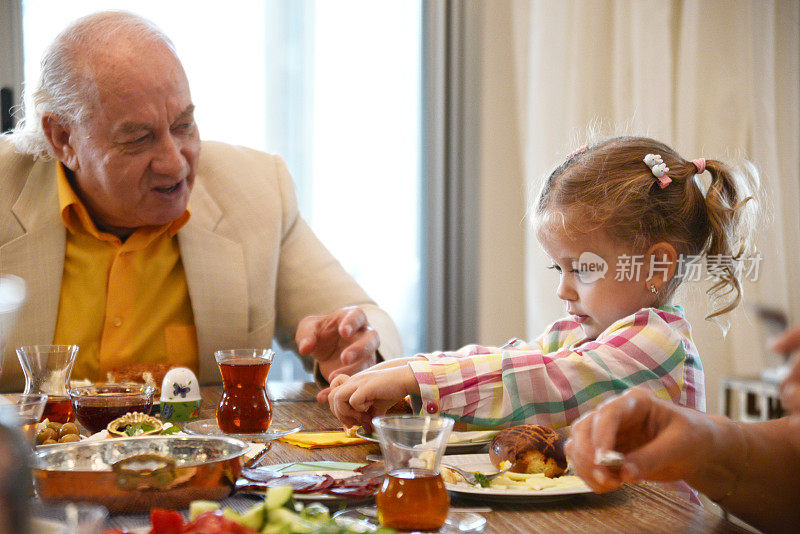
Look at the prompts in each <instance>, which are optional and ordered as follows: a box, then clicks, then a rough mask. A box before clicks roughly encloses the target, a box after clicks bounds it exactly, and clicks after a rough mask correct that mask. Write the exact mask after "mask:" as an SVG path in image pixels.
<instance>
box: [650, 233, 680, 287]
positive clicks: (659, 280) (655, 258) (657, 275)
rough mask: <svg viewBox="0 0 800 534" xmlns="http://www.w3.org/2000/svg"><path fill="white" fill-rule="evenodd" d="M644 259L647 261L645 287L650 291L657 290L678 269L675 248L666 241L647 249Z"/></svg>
mask: <svg viewBox="0 0 800 534" xmlns="http://www.w3.org/2000/svg"><path fill="white" fill-rule="evenodd" d="M645 258H647V261H648V263H647V265H646V268H647V270H648V275H647V281H646V283H647V287H648V289H649V290H651V291H653V289H652V288H653V287H655V289H656V290H659V289H661V287H662V286H663V285H664V284H666V283H667V282H669V281H670V280H671V279H672V277H673V276H674V275H675V271H676V270H677V268H678V253H677V251H676V250H675V247H673V246H672V245H670V244H669V243H667V242H666V241H659V242H658V243H656V244H654V245H652V246H651V247H650V248H649V249H647V253H646V254H645Z"/></svg>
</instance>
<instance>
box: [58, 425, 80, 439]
mask: <svg viewBox="0 0 800 534" xmlns="http://www.w3.org/2000/svg"><path fill="white" fill-rule="evenodd" d="M78 433H79V432H78V427H77V425H76V424H75V423H64V424H63V425H61V430H59V431H58V437H59V438H63V437H64V436H66V435H69V434H78Z"/></svg>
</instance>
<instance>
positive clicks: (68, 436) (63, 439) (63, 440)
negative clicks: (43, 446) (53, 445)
mask: <svg viewBox="0 0 800 534" xmlns="http://www.w3.org/2000/svg"><path fill="white" fill-rule="evenodd" d="M80 439H81V437H80V436H79V435H78V434H64V435H63V436H61V437H60V438H58V442H59V443H70V442H73V441H80Z"/></svg>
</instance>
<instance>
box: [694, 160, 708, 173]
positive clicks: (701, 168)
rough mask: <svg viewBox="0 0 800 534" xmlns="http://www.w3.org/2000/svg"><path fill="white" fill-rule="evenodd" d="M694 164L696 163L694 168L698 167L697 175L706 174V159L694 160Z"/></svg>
mask: <svg viewBox="0 0 800 534" xmlns="http://www.w3.org/2000/svg"><path fill="white" fill-rule="evenodd" d="M692 163H694V166H695V167H697V174H703V173H704V172H706V160H705V158H697V159H693V160H692Z"/></svg>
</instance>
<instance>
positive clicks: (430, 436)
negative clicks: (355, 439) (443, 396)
mask: <svg viewBox="0 0 800 534" xmlns="http://www.w3.org/2000/svg"><path fill="white" fill-rule="evenodd" d="M372 426H373V428H374V429H375V432H376V433H377V434H378V441H379V442H380V446H381V451H382V452H383V459H384V462H386V470H387V475H386V478H385V479H384V481H383V484H382V486H381V488H380V489H379V490H378V494H377V495H376V496H375V504H376V505H377V507H378V520H379V521H380V522H381V524H382V525H384V526H387V527H392V528H396V529H399V530H438V529H439V528H440V527H441V526H442V525H443V524H444V522H445V520H446V519H447V513H448V511H449V509H450V497H449V496H448V494H447V490H446V489H445V486H444V482H443V481H442V477H441V475H440V474H439V465H440V463H441V460H442V455H443V454H444V451H445V449H446V448H447V439H448V437H449V436H450V432H451V431H452V429H453V420H452V419H449V418H446V417H434V416H429V415H389V416H382V417H376V418H374V419H373V420H372Z"/></svg>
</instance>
